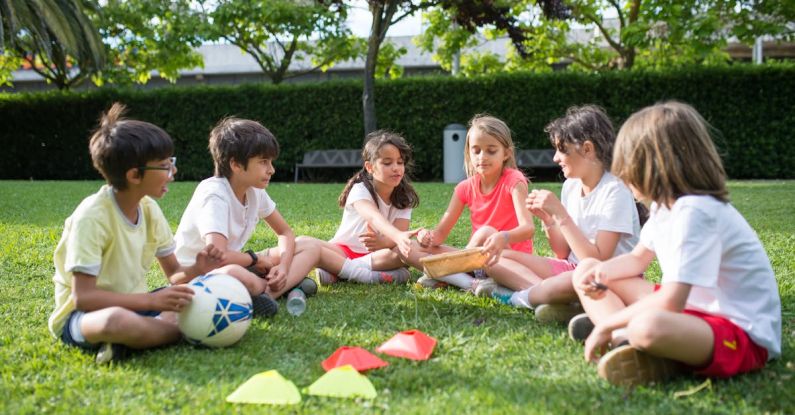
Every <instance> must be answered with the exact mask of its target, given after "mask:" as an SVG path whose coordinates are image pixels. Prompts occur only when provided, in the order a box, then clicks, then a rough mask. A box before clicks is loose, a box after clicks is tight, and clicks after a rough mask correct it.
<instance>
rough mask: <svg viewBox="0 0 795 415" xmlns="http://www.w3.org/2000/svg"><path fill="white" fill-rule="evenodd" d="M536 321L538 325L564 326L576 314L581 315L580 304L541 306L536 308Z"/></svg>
mask: <svg viewBox="0 0 795 415" xmlns="http://www.w3.org/2000/svg"><path fill="white" fill-rule="evenodd" d="M535 310H536V320H538V321H539V322H540V323H563V324H566V323H568V322H569V321H571V319H572V318H574V317H575V316H577V315H578V314H582V313H583V312H584V311H585V310H583V309H582V306H581V305H580V303H571V304H541V305H539V306H538V307H536V309H535Z"/></svg>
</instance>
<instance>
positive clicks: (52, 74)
mask: <svg viewBox="0 0 795 415" xmlns="http://www.w3.org/2000/svg"><path fill="white" fill-rule="evenodd" d="M87 12H96V8H95V4H93V3H91V2H89V1H85V0H37V1H26V0H0V20H2V23H0V58H1V59H2V60H3V62H4V65H3V67H4V68H5V71H6V75H3V76H0V79H6V82H7V76H8V75H7V71H8V66H9V65H8V63H9V62H12V61H16V62H18V60H19V59H22V60H24V61H27V62H28V64H29V65H30V67H31V69H33V70H34V71H36V73H38V74H39V75H41V76H42V77H44V78H45V79H46V80H47V81H48V82H52V83H54V84H55V85H56V86H57V87H58V88H59V89H66V88H69V87H70V86H72V85H75V84H78V83H80V82H82V81H83V80H85V79H86V78H87V77H89V76H90V75H91V74H92V73H94V72H95V71H97V70H98V69H99V68H101V67H102V66H103V65H104V64H105V50H104V47H103V45H102V40H101V38H100V35H99V32H98V31H97V29H96V27H95V26H94V24H93V23H92V22H91V21H90V19H89V18H88V16H87ZM0 71H2V69H0Z"/></svg>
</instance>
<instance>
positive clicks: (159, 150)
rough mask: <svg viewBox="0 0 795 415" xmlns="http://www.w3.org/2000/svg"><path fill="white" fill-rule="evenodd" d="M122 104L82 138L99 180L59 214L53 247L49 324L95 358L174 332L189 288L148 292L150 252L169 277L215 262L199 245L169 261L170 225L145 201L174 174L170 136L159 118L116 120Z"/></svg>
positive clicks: (158, 342)
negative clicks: (184, 259) (68, 211)
mask: <svg viewBox="0 0 795 415" xmlns="http://www.w3.org/2000/svg"><path fill="white" fill-rule="evenodd" d="M123 112H124V106H123V105H121V104H118V103H117V104H114V105H113V106H112V107H111V109H110V110H109V111H108V113H107V114H104V115H103V117H102V120H101V123H100V127H99V128H98V129H97V131H96V132H94V134H93V135H92V137H91V141H90V144H89V150H90V152H91V160H92V161H93V163H94V167H96V169H97V170H99V172H100V173H102V176H103V177H104V178H105V180H106V181H107V182H108V184H107V185H105V186H102V188H101V189H100V190H99V191H98V192H97V193H95V194H93V195H91V196H89V197H87V198H85V199H84V200H83V201H82V202H81V203H80V205H79V206H78V207H77V209H75V211H74V212H73V213H72V215H70V216H69V218H67V219H66V222H65V223H64V230H63V235H62V236H61V240H60V241H59V242H58V247H57V248H56V249H55V255H54V260H55V275H54V277H53V281H54V282H55V310H54V311H53V313H52V315H50V319H49V324H48V325H49V329H50V332H51V333H52V334H53V335H54V336H56V337H58V338H59V339H61V341H63V342H64V343H66V344H67V345H70V346H76V347H79V348H81V349H83V350H86V351H92V352H93V351H96V352H97V356H96V360H97V363H108V362H110V361H112V360H117V359H118V358H120V357H123V355H125V354H126V351H127V350H128V349H146V348H151V347H157V346H162V345H165V344H170V343H174V342H176V341H178V340H179V339H180V338H181V334H180V332H179V329H178V328H177V324H176V314H175V313H176V312H179V311H180V310H182V308H183V307H184V306H186V305H187V304H189V303H190V302H191V300H192V297H193V290H191V289H190V288H188V287H185V286H180V285H174V286H170V287H165V288H161V289H158V290H155V291H152V292H148V288H147V284H146V273H147V272H148V271H149V268H150V266H151V264H152V262H153V260H154V259H155V258H157V261H158V262H159V263H160V267H161V268H162V269H163V272H164V273H165V274H166V276H168V277H169V278H170V279H171V282H175V281H178V280H190V279H191V278H193V277H195V276H197V275H200V274H203V273H204V272H206V271H209V270H210V269H212V268H215V267H217V266H218V265H219V264H220V260H221V257H222V254H221V252H220V251H219V250H218V249H216V248H214V247H213V246H212V245H207V246H206V247H202V249H201V250H198V251H197V252H195V253H194V255H193V257H192V258H191V259H192V261H191V264H190V266H186V265H180V263H179V262H178V261H177V258H176V256H175V255H174V238H173V236H172V234H171V228H170V227H169V224H168V221H166V218H165V217H164V216H163V212H161V211H160V208H159V207H158V206H157V203H156V202H155V201H154V200H153V198H157V199H159V198H161V197H162V196H164V195H165V193H166V192H167V191H168V183H169V182H171V181H173V180H174V174H175V173H176V171H177V168H176V166H175V163H176V158H175V157H172V155H173V154H174V144H173V142H172V141H171V137H169V136H168V134H167V133H166V132H165V131H163V130H162V129H160V128H159V127H157V126H155V125H152V124H149V123H147V122H141V121H135V120H126V119H123V118H121V116H122V114H123Z"/></svg>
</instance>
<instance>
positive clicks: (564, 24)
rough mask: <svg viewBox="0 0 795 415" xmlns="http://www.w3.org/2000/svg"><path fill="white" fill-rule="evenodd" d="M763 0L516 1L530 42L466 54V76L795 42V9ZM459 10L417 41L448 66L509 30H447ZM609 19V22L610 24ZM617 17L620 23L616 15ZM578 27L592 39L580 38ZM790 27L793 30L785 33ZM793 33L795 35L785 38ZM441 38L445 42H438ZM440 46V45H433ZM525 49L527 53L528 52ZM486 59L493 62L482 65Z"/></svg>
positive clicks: (443, 14) (673, 58)
mask: <svg viewBox="0 0 795 415" xmlns="http://www.w3.org/2000/svg"><path fill="white" fill-rule="evenodd" d="M786 4H791V2H790V3H787V2H769V1H761V0H644V1H640V0H625V1H621V0H568V1H565V2H562V3H557V4H555V3H554V2H550V3H544V4H541V3H539V2H538V1H535V0H523V1H520V2H514V3H513V4H512V7H511V15H513V16H515V17H516V19H518V21H519V26H520V27H521V29H522V30H523V32H524V34H525V36H526V40H525V41H524V42H523V43H522V44H521V45H517V43H516V42H515V41H513V39H512V47H513V51H512V52H513V53H509V56H508V57H507V59H505V60H501V59H499V58H498V57H496V56H490V55H489V54H485V55H483V54H478V53H473V52H464V53H463V57H462V63H463V64H464V66H465V69H464V70H463V71H462V72H463V73H464V74H472V73H478V72H496V71H503V70H515V69H532V70H549V68H550V65H551V64H554V63H558V62H563V61H568V62H571V67H572V68H574V69H584V70H608V69H632V68H648V67H662V66H666V67H670V66H675V65H687V64H704V63H707V64H719V63H725V62H728V55H727V54H726V53H724V52H723V51H722V49H723V48H724V47H725V46H726V44H727V41H728V39H729V37H731V36H737V37H738V38H740V39H741V40H742V39H753V37H755V36H759V34H761V33H765V34H774V35H780V36H785V37H786V36H789V37H790V38H791V37H792V26H791V24H790V25H789V26H788V24H787V23H788V22H792V20H793V19H792V16H793V15H795V11H793V9H795V6H792V5H786ZM460 13H461V12H460V7H459V6H457V5H455V4H454V5H452V7H449V8H436V9H433V10H431V11H429V12H428V14H427V15H426V16H427V17H428V20H429V21H430V22H431V23H430V27H429V28H428V29H427V30H426V32H425V34H424V35H423V36H421V37H420V38H419V39H418V42H419V44H420V45H421V46H422V47H423V48H424V49H426V50H429V51H430V50H433V51H435V56H436V57H437V59H439V60H440V62H441V63H442V65H443V66H446V67H450V66H451V61H452V57H453V56H454V54H455V53H457V52H458V51H462V50H465V49H467V48H472V47H473V46H474V45H477V43H478V42H479V41H482V40H483V39H496V38H499V37H501V36H505V35H506V31H505V30H502V29H500V28H499V27H496V26H494V25H492V26H491V27H486V28H485V30H483V33H482V34H481V35H480V36H481V37H480V38H478V37H477V36H475V35H476V34H475V32H473V31H467V30H463V29H462V30H458V31H456V32H454V33H452V34H447V33H445V32H444V28H445V27H449V26H450V25H451V24H452V22H454V21H456V20H457V16H458V15H459V14H460ZM607 16H611V17H610V18H608V17H607ZM612 16H615V17H612ZM573 27H579V28H580V33H582V32H586V33H592V34H593V35H592V36H589V38H588V39H583V38H580V39H574V38H573V30H572V28H573ZM788 27H789V29H787V28H788ZM787 33H789V35H787ZM437 40H439V41H440V42H437ZM437 43H440V44H441V46H439V47H436V46H434V45H435V44H437ZM522 49H524V50H522ZM484 61H486V62H487V63H488V64H487V65H484V64H483V62H484Z"/></svg>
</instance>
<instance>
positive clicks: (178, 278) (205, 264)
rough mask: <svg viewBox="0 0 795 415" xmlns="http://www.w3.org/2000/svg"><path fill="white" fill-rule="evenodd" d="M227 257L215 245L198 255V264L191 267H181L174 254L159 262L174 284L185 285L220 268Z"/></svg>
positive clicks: (160, 258)
mask: <svg viewBox="0 0 795 415" xmlns="http://www.w3.org/2000/svg"><path fill="white" fill-rule="evenodd" d="M216 235H217V234H216ZM224 240H225V239H224ZM225 256H226V254H225V253H224V251H223V250H221V249H219V248H218V247H216V246H215V245H213V244H208V245H207V246H205V247H204V249H202V250H201V251H199V253H198V254H196V262H195V263H194V264H193V265H191V266H189V267H186V266H183V265H181V264H180V263H179V261H178V260H177V256H176V255H174V254H173V253H172V254H171V255H166V256H164V257H159V258H157V261H158V262H159V263H160V268H161V269H162V270H163V273H164V274H166V277H167V278H168V280H169V281H170V282H171V283H172V284H184V283H186V282H188V281H190V280H192V279H194V278H196V277H197V276H199V275H204V274H206V273H208V272H210V271H212V270H214V269H216V268H218V267H220V266H221V265H222V264H223V263H224V257H225Z"/></svg>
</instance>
